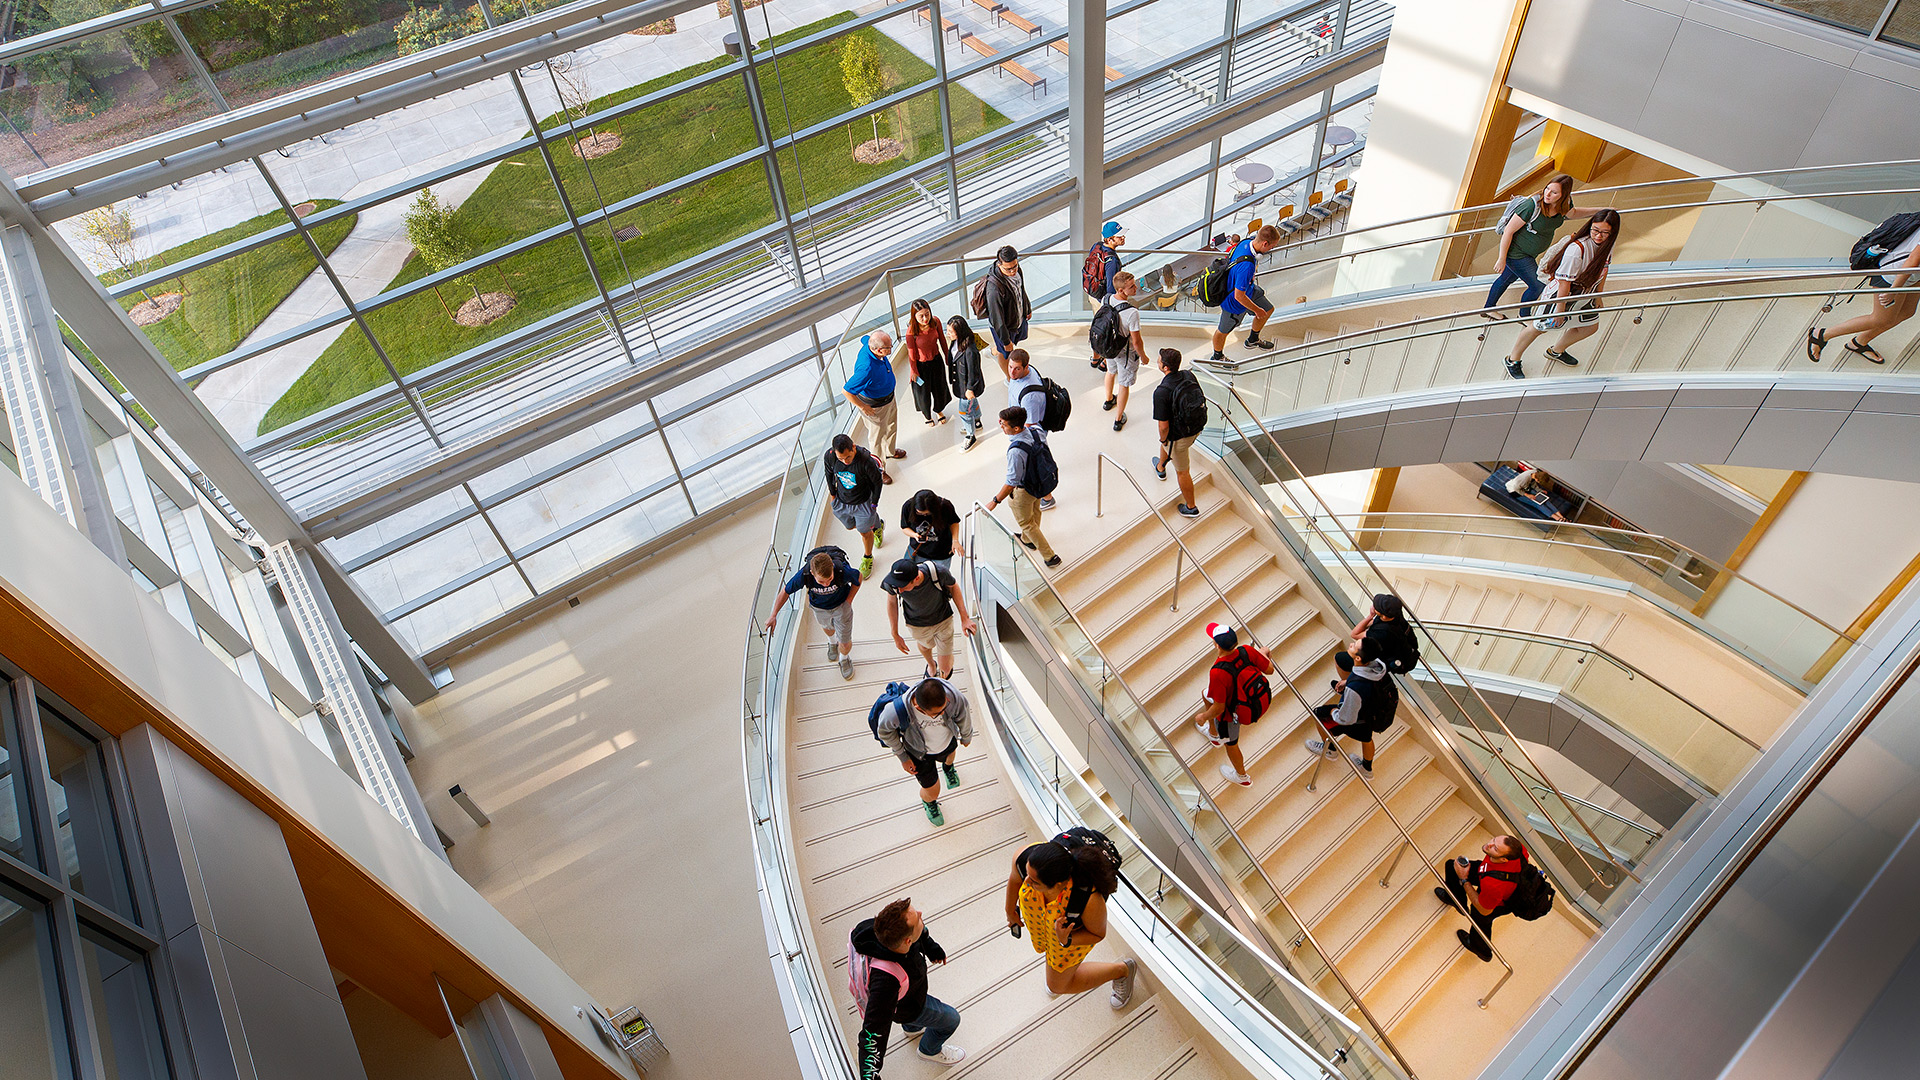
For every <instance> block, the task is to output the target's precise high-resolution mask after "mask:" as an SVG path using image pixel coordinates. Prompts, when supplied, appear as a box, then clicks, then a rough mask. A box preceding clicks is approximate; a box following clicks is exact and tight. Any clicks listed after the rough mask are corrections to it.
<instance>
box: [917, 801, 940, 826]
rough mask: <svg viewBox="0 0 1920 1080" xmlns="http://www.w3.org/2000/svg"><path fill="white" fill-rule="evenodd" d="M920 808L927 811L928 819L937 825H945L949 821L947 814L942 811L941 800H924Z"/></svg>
mask: <svg viewBox="0 0 1920 1080" xmlns="http://www.w3.org/2000/svg"><path fill="white" fill-rule="evenodd" d="M920 808H921V809H922V810H925V811H926V812H927V820H928V821H931V822H933V823H934V824H935V825H945V824H946V823H947V816H946V815H945V814H942V813H941V812H940V800H938V799H935V800H934V801H933V802H923V803H921V804H920Z"/></svg>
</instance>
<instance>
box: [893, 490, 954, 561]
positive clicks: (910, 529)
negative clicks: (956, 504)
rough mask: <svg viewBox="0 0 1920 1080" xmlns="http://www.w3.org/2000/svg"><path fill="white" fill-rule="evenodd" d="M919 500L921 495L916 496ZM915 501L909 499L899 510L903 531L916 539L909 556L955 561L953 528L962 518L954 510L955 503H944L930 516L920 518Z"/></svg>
mask: <svg viewBox="0 0 1920 1080" xmlns="http://www.w3.org/2000/svg"><path fill="white" fill-rule="evenodd" d="M917 498H919V496H918V495H916V496H914V499H917ZM914 499H908V500H907V501H906V502H905V503H903V504H901V507H900V527H901V528H902V529H904V530H906V532H907V534H908V535H909V536H911V537H912V538H913V541H912V544H913V550H912V551H911V552H910V553H909V554H910V555H911V556H912V557H914V558H916V559H951V558H953V527H954V526H955V525H958V524H960V514H959V512H958V511H956V510H955V509H954V508H953V502H952V501H951V500H948V499H941V500H939V501H938V503H937V504H936V505H935V506H934V508H933V512H932V513H931V514H926V515H921V514H916V513H914V512H913V503H914Z"/></svg>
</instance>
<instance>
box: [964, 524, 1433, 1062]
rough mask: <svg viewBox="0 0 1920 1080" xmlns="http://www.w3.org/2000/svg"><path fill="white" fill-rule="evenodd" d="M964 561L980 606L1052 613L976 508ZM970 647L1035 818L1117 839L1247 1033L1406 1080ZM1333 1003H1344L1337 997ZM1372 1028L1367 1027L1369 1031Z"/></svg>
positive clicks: (1145, 899)
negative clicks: (1116, 798)
mask: <svg viewBox="0 0 1920 1080" xmlns="http://www.w3.org/2000/svg"><path fill="white" fill-rule="evenodd" d="M982 522H985V523H990V524H982ZM963 563H964V565H965V568H966V573H965V580H966V581H967V582H968V583H969V584H970V586H971V587H972V589H973V591H974V602H975V604H976V610H984V606H985V605H983V604H981V600H982V598H983V597H987V596H988V595H989V594H990V593H991V594H992V595H994V596H996V597H998V598H999V599H1000V600H1002V601H1003V602H1007V603H1012V604H1017V605H1026V606H1028V607H1029V608H1030V610H1031V611H1032V613H1033V614H1035V615H1041V616H1044V615H1045V614H1046V609H1045V608H1044V606H1041V605H1040V604H1038V603H1036V600H1037V599H1039V598H1041V597H1046V596H1051V595H1052V591H1051V587H1050V586H1048V584H1047V581H1046V577H1045V575H1044V574H1042V572H1041V570H1040V568H1039V567H1038V566H1036V565H1034V563H1033V562H1032V560H1031V559H1030V558H1028V557H1027V555H1026V552H1025V550H1024V549H1023V548H1022V547H1021V546H1020V544H1019V543H1018V542H1017V541H1015V540H1014V538H1013V535H1012V533H1011V532H1009V531H1007V529H1006V528H1005V526H1004V525H1001V524H1000V522H999V521H998V520H997V519H995V518H993V517H992V515H990V514H986V513H984V512H979V510H978V508H977V507H976V512H974V513H972V514H970V515H969V539H968V543H967V545H966V552H965V555H964V557H963ZM988 577H991V578H992V579H993V580H992V582H991V583H989V582H988V581H987V580H985V579H986V578H988ZM967 647H968V648H969V649H971V650H972V653H973V659H974V662H975V663H976V665H977V670H978V672H979V674H980V681H981V684H982V685H983V686H985V687H987V688H988V690H989V694H988V696H987V706H988V713H989V715H990V716H991V717H992V719H993V722H994V726H995V734H996V736H997V737H999V738H1000V740H1001V742H1002V745H1003V746H1004V748H1005V749H1006V750H1007V752H1008V756H1009V758H1010V759H1011V760H1012V761H1013V763H1014V765H1015V770H1014V771H1015V774H1016V777H1015V778H1016V780H1017V781H1021V782H1022V786H1023V787H1024V788H1025V794H1026V795H1027V797H1028V801H1029V804H1030V806H1033V805H1034V804H1036V803H1037V807H1036V809H1037V812H1036V816H1037V817H1039V818H1040V819H1041V820H1042V821H1043V822H1045V823H1047V824H1048V825H1049V827H1051V828H1054V829H1064V828H1067V827H1069V826H1072V825H1086V826H1089V827H1091V828H1095V829H1098V830H1100V831H1101V832H1103V833H1106V834H1107V836H1108V837H1110V838H1111V839H1113V840H1114V842H1115V843H1116V844H1117V845H1118V846H1119V848H1120V851H1121V857H1122V859H1121V870H1122V877H1123V880H1124V881H1125V883H1126V886H1127V888H1128V891H1129V892H1130V893H1131V894H1132V896H1133V899H1134V900H1135V901H1136V902H1137V903H1138V904H1139V906H1140V907H1141V908H1143V909H1145V911H1146V912H1148V913H1151V915H1152V918H1153V923H1152V924H1143V926H1142V929H1143V930H1144V931H1145V932H1146V934H1147V936H1148V937H1149V939H1150V940H1155V941H1156V942H1160V941H1162V940H1164V939H1165V937H1166V936H1167V935H1169V934H1171V935H1172V936H1174V937H1176V938H1177V939H1179V940H1181V941H1183V942H1184V943H1186V947H1189V948H1191V949H1193V950H1195V951H1196V952H1197V953H1198V954H1199V955H1201V956H1204V957H1205V958H1206V960H1207V961H1208V962H1209V965H1210V966H1211V967H1213V968H1215V969H1217V970H1218V971H1219V972H1220V973H1221V974H1222V975H1223V976H1225V977H1224V978H1222V979H1221V980H1219V982H1220V984H1221V985H1218V986H1216V987H1215V988H1214V990H1213V992H1212V993H1211V994H1210V995H1209V999H1210V1000H1214V1001H1216V1003H1219V1004H1224V1005H1228V1006H1230V1007H1231V1008H1230V1009H1223V1010H1222V1011H1223V1012H1232V1011H1240V1012H1245V1013H1247V1014H1248V1017H1249V1019H1257V1020H1259V1021H1260V1023H1259V1024H1249V1025H1246V1026H1243V1027H1241V1031H1242V1033H1243V1034H1248V1035H1253V1036H1255V1037H1256V1038H1267V1037H1268V1036H1267V1035H1266V1034H1265V1033H1264V1032H1263V1031H1262V1029H1263V1028H1270V1029H1272V1030H1273V1031H1275V1032H1278V1033H1279V1034H1280V1036H1281V1038H1282V1039H1284V1040H1285V1041H1286V1042H1288V1043H1290V1044H1292V1045H1293V1046H1294V1047H1295V1048H1296V1049H1302V1048H1304V1049H1307V1050H1309V1051H1310V1053H1311V1054H1312V1055H1313V1056H1314V1059H1315V1060H1316V1061H1317V1062H1318V1063H1319V1065H1320V1067H1321V1068H1322V1069H1323V1070H1324V1071H1325V1073H1326V1075H1328V1076H1330V1077H1333V1076H1338V1077H1346V1078H1360V1077H1404V1076H1405V1075H1406V1073H1405V1072H1404V1070H1403V1069H1402V1068H1401V1066H1400V1065H1399V1063H1397V1062H1396V1060H1395V1059H1394V1057H1393V1056H1391V1055H1389V1054H1388V1053H1386V1052H1385V1051H1384V1050H1383V1049H1382V1048H1381V1045H1380V1043H1379V1042H1378V1039H1379V1035H1378V1032H1377V1029H1376V1028H1372V1027H1371V1024H1370V1018H1367V1017H1365V1016H1364V1014H1363V1012H1361V1011H1360V1010H1359V1009H1358V1003H1357V1002H1355V1001H1352V1000H1348V1001H1346V1002H1345V1003H1344V1004H1342V1005H1340V1006H1336V1005H1334V1004H1332V1003H1331V1002H1330V1001H1329V1000H1328V997H1327V995H1326V994H1325V993H1324V991H1325V990H1326V989H1327V980H1326V979H1325V978H1324V976H1323V977H1322V978H1320V979H1317V980H1316V981H1315V982H1314V984H1313V985H1309V984H1308V983H1307V982H1306V981H1304V980H1303V979H1302V978H1301V977H1300V976H1299V975H1297V974H1296V973H1295V972H1294V971H1292V970H1289V968H1288V967H1287V966H1284V965H1282V964H1281V963H1279V962H1278V961H1276V960H1275V959H1274V958H1273V957H1272V956H1270V955H1268V953H1267V952H1266V951H1265V950H1262V949H1261V948H1260V947H1259V946H1257V945H1256V944H1255V943H1254V942H1253V941H1252V940H1250V939H1249V938H1248V937H1247V936H1246V935H1245V934H1244V933H1242V932H1241V931H1240V930H1239V929H1238V928H1237V927H1235V926H1234V925H1233V924H1232V923H1231V922H1230V921H1228V920H1227V919H1225V918H1222V917H1221V916H1220V915H1219V914H1217V913H1216V912H1215V911H1214V909H1213V906H1212V905H1211V904H1209V903H1208V902H1207V901H1206V900H1205V899H1204V898H1202V897H1201V896H1199V895H1198V894H1196V893H1194V892H1193V891H1192V890H1191V889H1190V888H1189V887H1188V886H1187V884H1186V883H1185V882H1184V881H1183V880H1182V879H1181V878H1180V877H1179V876H1178V875H1176V874H1174V873H1173V872H1172V870H1171V869H1169V868H1168V867H1167V865H1166V863H1165V862H1163V861H1162V860H1161V859H1160V858H1159V857H1157V856H1156V855H1154V853H1153V852H1152V850H1151V849H1150V848H1149V847H1148V846H1147V844H1146V843H1145V842H1143V841H1142V840H1141V839H1140V837H1139V836H1138V835H1137V834H1136V833H1135V832H1134V831H1133V829H1132V827H1131V826H1130V825H1128V824H1127V823H1126V822H1125V821H1124V820H1123V819H1121V818H1120V817H1119V816H1117V815H1116V814H1114V813H1113V811H1112V810H1110V809H1109V808H1108V806H1107V803H1106V802H1105V801H1104V800H1103V798H1102V795H1101V793H1100V792H1098V791H1096V790H1095V789H1094V788H1093V787H1092V786H1091V785H1089V784H1088V783H1087V781H1086V780H1085V778H1084V777H1083V776H1082V770H1083V769H1084V768H1085V765H1084V764H1083V763H1082V762H1081V761H1080V760H1079V759H1078V758H1076V757H1074V756H1070V755H1068V754H1066V753H1064V752H1063V751H1062V749H1061V747H1059V746H1058V745H1057V744H1056V743H1055V742H1054V741H1053V738H1052V736H1051V735H1049V734H1048V733H1047V731H1046V728H1045V725H1044V724H1042V723H1040V722H1039V721H1038V720H1036V718H1035V717H1034V715H1033V713H1032V712H1031V711H1030V710H1029V709H1028V707H1027V706H1026V704H1025V702H1024V701H1023V700H1022V699H1021V696H1020V694H1019V692H1018V691H1017V689H1016V688H1015V686H1014V682H1013V680H1012V679H1010V678H1009V676H1008V672H1007V669H1006V662H1005V660H1004V659H1003V657H1002V655H1001V653H1000V651H999V650H998V649H997V648H996V647H995V646H994V643H993V642H992V641H991V640H990V635H988V634H975V635H973V636H972V637H970V638H969V639H968V641H967ZM1061 655H1063V656H1066V655H1068V654H1065V653H1063V654H1061ZM1083 673H1084V669H1082V671H1076V673H1075V678H1076V679H1078V678H1080V677H1081V676H1082V674H1083ZM1083 688H1085V684H1083ZM1303 932H1304V931H1303ZM1156 935H1158V936H1156ZM1334 1000H1340V999H1339V998H1338V997H1337V996H1336V997H1335V999H1334ZM1357 1021H1359V1022H1357ZM1362 1022H1365V1023H1367V1024H1368V1026H1367V1027H1365V1028H1363V1027H1362Z"/></svg>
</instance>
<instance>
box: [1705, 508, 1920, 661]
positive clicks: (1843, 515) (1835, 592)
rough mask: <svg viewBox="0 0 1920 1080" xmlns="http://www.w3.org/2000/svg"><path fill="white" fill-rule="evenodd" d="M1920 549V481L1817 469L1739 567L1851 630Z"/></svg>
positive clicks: (1758, 582)
mask: <svg viewBox="0 0 1920 1080" xmlns="http://www.w3.org/2000/svg"><path fill="white" fill-rule="evenodd" d="M1916 554H1920V484H1903V483H1900V482H1899V481H1895V480H1872V479H1867V478H1865V477H1859V476H1839V475H1835V474H1833V473H1815V474H1814V475H1812V476H1809V477H1807V480H1806V482H1805V483H1803V484H1801V485H1800V490H1799V491H1796V492H1794V495H1793V498H1792V499H1791V500H1789V501H1788V502H1787V506H1786V509H1784V510H1782V511H1781V512H1780V516H1779V517H1777V518H1775V519H1774V520H1773V525H1772V526H1771V527H1770V528H1768V529H1767V533H1766V535H1765V536H1764V537H1762V538H1761V540H1760V543H1758V544H1757V545H1755V546H1754V549H1753V551H1752V553H1751V554H1749V555H1748V556H1747V561H1746V562H1745V563H1743V564H1742V565H1741V567H1740V573H1741V574H1742V575H1743V576H1745V577H1746V578H1748V579H1749V580H1751V581H1752V582H1753V583H1754V584H1756V585H1759V586H1761V587H1763V588H1766V589H1768V590H1771V591H1772V592H1775V593H1777V594H1779V595H1780V596H1781V597H1783V598H1785V599H1787V600H1789V601H1792V602H1793V603H1795V604H1798V605H1799V606H1801V607H1803V608H1805V609H1806V610H1807V611H1809V612H1811V613H1812V614H1814V615H1817V616H1819V617H1820V618H1821V619H1822V620H1824V621H1826V622H1827V623H1829V624H1830V625H1832V626H1835V627H1838V628H1839V629H1842V630H1845V629H1846V628H1847V626H1848V624H1850V623H1852V622H1853V620H1855V619H1857V618H1859V617H1860V613H1861V612H1863V611H1865V610H1866V609H1867V605H1868V604H1871V603H1873V600H1874V598H1875V597H1877V596H1879V595H1880V591H1881V590H1882V589H1885V588H1886V587H1887V585H1888V583H1890V582H1891V581H1893V579H1894V577H1895V576H1897V575H1898V574H1899V573H1900V572H1901V571H1902V570H1904V569H1906V566H1907V564H1908V563H1910V562H1912V561H1913V558H1914V556H1915V555H1916Z"/></svg>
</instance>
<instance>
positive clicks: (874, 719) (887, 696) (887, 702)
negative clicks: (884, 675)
mask: <svg viewBox="0 0 1920 1080" xmlns="http://www.w3.org/2000/svg"><path fill="white" fill-rule="evenodd" d="M912 689H913V687H911V686H908V685H907V684H906V683H903V682H899V681H898V680H896V681H894V682H890V683H888V684H887V688H886V689H885V690H882V691H880V698H879V700H877V701H875V702H874V703H873V708H871V709H868V710H867V730H869V731H871V732H873V741H874V742H877V743H879V744H880V745H881V746H885V745H887V741H886V740H885V739H882V738H881V737H880V714H881V713H883V712H885V711H886V710H887V709H888V707H890V706H891V707H893V708H897V709H899V710H900V714H901V715H902V716H905V715H906V712H907V693H908V691H911V690H912Z"/></svg>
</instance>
